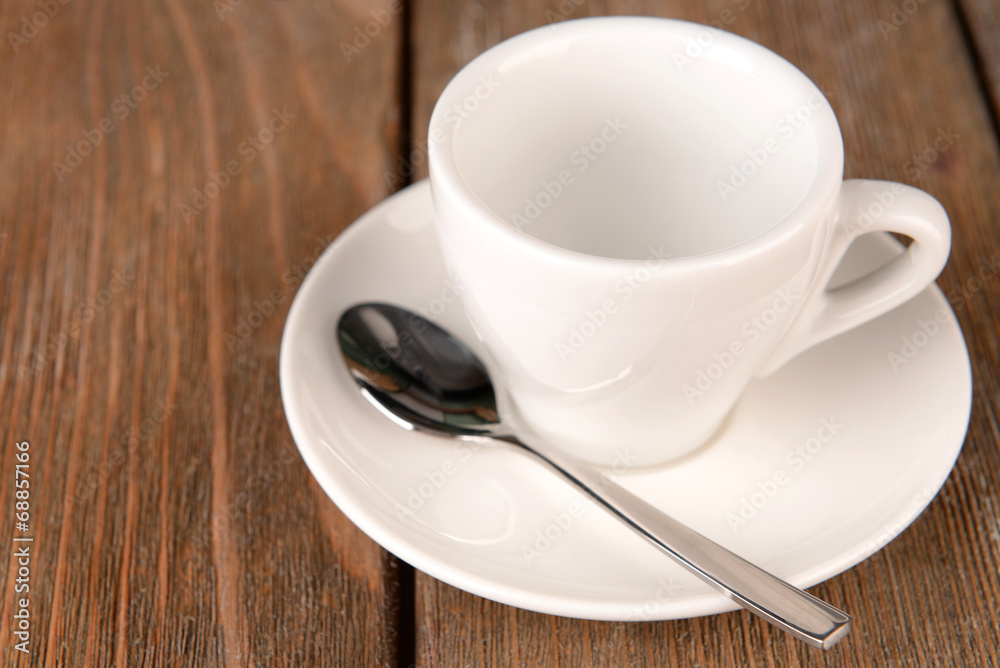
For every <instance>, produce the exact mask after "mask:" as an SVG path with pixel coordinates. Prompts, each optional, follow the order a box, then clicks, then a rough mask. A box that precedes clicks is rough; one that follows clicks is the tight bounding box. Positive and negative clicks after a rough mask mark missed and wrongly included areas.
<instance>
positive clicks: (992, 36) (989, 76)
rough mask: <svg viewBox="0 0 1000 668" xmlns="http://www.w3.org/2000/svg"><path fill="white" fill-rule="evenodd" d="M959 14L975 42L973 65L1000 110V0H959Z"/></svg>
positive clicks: (957, 1)
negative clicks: (999, 0) (998, 0)
mask: <svg viewBox="0 0 1000 668" xmlns="http://www.w3.org/2000/svg"><path fill="white" fill-rule="evenodd" d="M955 4H956V6H957V8H958V12H959V17H960V19H962V22H963V25H964V27H965V30H966V32H967V38H968V39H969V40H970V41H971V43H972V47H973V48H972V52H973V55H974V58H973V60H974V65H975V67H976V70H977V71H978V73H979V78H980V81H981V82H982V84H983V85H984V86H985V87H986V89H987V94H988V95H989V98H990V102H991V103H992V106H993V110H994V112H993V115H994V124H996V116H997V110H998V109H1000V2H997V0H956V3H955Z"/></svg>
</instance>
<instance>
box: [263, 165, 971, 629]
mask: <svg viewBox="0 0 1000 668" xmlns="http://www.w3.org/2000/svg"><path fill="white" fill-rule="evenodd" d="M432 215H433V212H432V206H431V198H430V188H429V186H428V184H427V182H426V181H423V182H420V183H417V184H415V185H413V186H411V187H409V188H407V189H406V190H404V191H402V192H400V193H399V194H397V195H394V196H393V197H391V198H389V199H388V200H386V201H385V202H383V203H382V204H380V205H379V206H377V207H375V208H374V209H373V210H371V211H370V212H368V213H367V214H365V215H364V216H363V217H362V218H361V219H360V220H358V221H357V222H356V223H355V224H354V225H353V226H351V227H350V228H349V229H348V230H347V231H346V232H344V233H343V234H342V235H341V236H340V237H339V238H338V239H337V240H336V241H335V242H334V244H333V245H332V246H331V247H330V248H328V249H327V251H326V252H325V253H324V254H323V256H322V257H321V258H320V259H319V261H318V262H317V263H316V265H315V267H313V269H312V271H311V272H310V274H309V276H308V277H307V278H306V280H305V282H304V283H303V284H302V287H301V288H300V290H299V292H298V294H297V295H296V297H295V301H294V303H293V305H292V308H291V312H290V313H289V316H288V321H287V324H286V327H285V333H284V338H283V340H282V344H281V394H282V398H283V401H284V405H285V412H286V414H287V416H288V422H289V425H290V426H291V430H292V435H293V436H294V438H295V441H296V443H297V444H298V447H299V450H300V451H301V452H302V456H303V458H304V459H305V461H306V463H307V464H308V466H309V468H310V469H311V470H312V472H313V474H314V475H315V476H316V479H317V480H318V481H319V483H320V484H321V485H322V487H323V489H324V490H326V493H327V494H329V496H330V498H332V499H333V501H334V502H335V503H336V504H337V505H338V506H339V507H340V509H341V510H342V511H343V512H344V513H345V514H346V515H347V516H348V517H349V518H350V519H351V520H352V521H353V522H354V523H355V524H357V525H358V526H359V527H360V528H361V529H362V530H363V531H365V532H366V533H367V534H368V535H370V536H371V537H372V538H374V539H375V540H376V541H378V542H379V543H380V544H381V545H382V546H383V547H385V548H386V549H387V550H389V551H391V552H393V553H394V554H396V555H397V556H398V557H400V558H401V559H403V560H405V561H407V562H409V563H410V564H412V565H413V566H415V567H416V568H419V569H420V570H422V571H424V572H426V573H429V574H430V575H432V576H434V577H436V578H439V579H441V580H443V581H445V582H447V583H449V584H452V585H454V586H456V587H459V588H461V589H464V590H466V591H469V592H472V593H474V594H478V595H480V596H484V597H486V598H490V599H493V600H496V601H500V602H502V603H507V604H510V605H514V606H518V607H521V608H527V609H530V610H537V611H539V612H546V613H552V614H557V615H564V616H568V617H581V618H587V619H605V620H632V619H649V620H651V619H676V618H682V617H693V616H698V615H705V614H710V613H717V612H723V611H727V610H733V609H736V606H735V605H734V604H733V603H731V602H730V601H729V600H727V599H725V598H723V597H722V596H721V595H719V594H717V593H716V592H715V591H714V590H712V589H710V588H709V587H708V586H707V585H704V584H703V583H701V582H700V581H699V580H697V579H695V578H694V576H691V575H688V573H687V572H686V571H685V570H683V569H682V568H681V567H680V566H678V565H676V564H675V563H674V562H672V561H671V560H670V559H669V558H668V557H666V556H665V555H663V554H662V553H660V552H658V551H657V550H656V549H655V548H653V547H651V546H650V545H649V544H647V543H646V542H645V541H644V540H642V539H641V538H639V537H637V536H636V535H634V534H633V533H632V532H631V531H629V530H628V529H627V528H625V527H624V526H622V525H620V524H619V523H618V522H617V521H615V520H613V519H611V518H610V517H609V516H608V515H606V514H605V513H604V512H602V511H601V510H600V509H599V508H598V507H597V506H595V505H593V504H592V503H591V502H590V501H588V500H587V499H586V498H585V497H584V496H583V495H581V494H580V493H579V492H577V491H576V490H575V489H573V488H571V487H570V486H569V485H567V484H566V483H564V482H563V481H562V480H561V479H560V478H558V477H557V476H556V475H554V474H552V473H550V472H549V471H548V470H546V469H545V468H543V467H542V466H540V465H539V464H537V463H536V462H535V461H533V460H531V459H529V458H528V457H526V456H524V455H521V454H520V453H518V452H516V451H513V450H507V449H502V448H499V449H493V448H481V449H478V450H475V451H474V450H472V449H470V447H469V446H467V445H464V444H459V443H455V442H450V441H447V440H444V439H441V438H437V437H434V436H429V435H426V434H420V433H413V432H408V431H405V430H404V429H403V428H401V427H400V426H398V425H396V424H394V423H393V422H391V421H390V420H388V419H387V418H386V417H385V416H383V415H381V414H380V413H379V412H378V411H377V410H376V409H375V408H374V407H372V406H371V405H370V404H368V402H367V401H365V399H364V398H362V396H361V395H360V394H359V393H358V391H357V389H356V388H355V385H354V381H353V380H351V378H350V377H349V376H348V374H347V372H346V370H345V366H344V364H343V362H342V361H341V357H340V353H339V347H338V345H337V342H336V339H335V335H334V333H335V330H336V325H337V321H338V319H339V317H340V314H341V313H342V312H343V311H344V310H345V309H346V308H347V307H349V306H351V305H353V304H355V303H358V302H363V301H385V302H391V303H395V304H398V305H401V306H404V307H408V308H410V309H412V310H414V311H421V310H422V311H424V312H427V313H429V314H430V315H433V316H435V318H434V319H435V320H436V321H437V322H438V323H439V324H441V325H443V326H444V327H446V328H447V329H450V330H451V331H453V332H454V333H456V334H457V335H458V336H459V337H461V338H463V339H464V340H465V341H466V342H468V343H469V344H470V345H472V347H474V348H477V349H478V343H477V341H476V340H475V338H474V336H473V334H472V331H471V329H470V327H469V325H468V324H467V323H466V321H465V318H464V316H463V314H462V310H461V306H460V305H459V303H458V302H457V301H456V300H455V299H454V292H453V290H452V288H451V286H450V284H449V283H448V282H447V279H446V276H445V273H444V269H443V267H442V263H441V258H440V255H439V252H438V249H437V245H436V239H435V238H434V230H433V227H432V222H431V221H432ZM896 252H899V251H898V244H897V243H896V242H895V241H893V240H892V239H890V238H888V237H883V236H876V235H868V236H866V237H863V238H862V239H860V240H859V241H858V242H857V243H856V244H855V246H854V248H852V250H851V252H850V253H849V255H848V258H847V259H846V260H845V266H844V267H842V269H843V272H842V275H841V276H839V278H840V279H842V280H843V279H846V278H849V277H850V276H851V275H857V274H859V273H863V271H862V270H863V269H865V268H867V267H871V266H873V265H874V264H877V263H880V262H882V261H883V260H884V259H885V258H887V257H889V256H891V255H892V254H893V253H896ZM935 314H938V316H939V317H940V318H941V319H942V320H944V324H940V323H936V324H937V329H936V330H935V328H934V326H933V325H932V324H928V323H931V322H936V321H935ZM921 321H923V325H924V328H925V329H924V330H922V329H921ZM925 330H926V331H925ZM927 332H932V333H933V335H930V334H928V333H927ZM906 341H909V342H910V343H909V345H912V346H913V347H912V349H911V348H910V347H909V346H908V345H907V343H906ZM921 344H922V345H921ZM893 354H895V355H897V356H898V357H893ZM900 360H903V362H900ZM893 365H895V366H896V368H895V369H893ZM495 380H496V381H497V383H498V385H499V384H500V383H501V381H502V379H495ZM971 393H972V380H971V373H970V368H969V357H968V353H967V351H966V347H965V341H964V339H963V337H962V333H961V331H960V330H959V328H958V326H957V324H956V322H955V319H954V314H953V313H952V311H951V310H950V308H949V307H948V303H947V301H946V300H945V298H944V296H943V295H942V294H941V291H940V290H938V288H937V287H936V286H935V287H932V288H930V289H928V290H927V291H925V292H924V293H923V294H922V295H920V296H919V297H917V298H916V299H914V300H912V301H911V302H909V303H908V304H906V305H904V306H902V307H900V308H898V309H896V310H895V311H893V312H892V313H889V314H887V315H885V316H883V317H881V318H879V319H877V320H875V321H873V322H871V323H869V324H867V325H865V326H863V327H861V328H859V329H856V330H854V331H852V332H850V333H848V334H846V335H843V336H840V337H838V338H836V339H834V340H831V341H829V342H827V343H825V344H823V345H821V346H818V347H816V348H814V349H812V350H811V351H809V352H807V353H805V354H803V355H801V356H800V357H798V358H796V359H795V360H793V361H792V362H791V363H789V364H788V365H787V366H785V367H784V368H783V369H782V370H780V371H779V372H778V373H776V374H775V375H773V376H771V377H770V378H768V379H766V380H763V381H757V382H755V383H754V384H753V385H751V387H750V388H749V390H748V391H747V393H746V395H745V396H744V397H743V398H742V399H741V401H740V403H739V404H738V406H737V407H736V409H735V410H734V412H733V414H732V416H731V418H730V420H729V423H728V424H727V426H726V427H725V428H724V429H723V431H722V433H721V434H720V435H719V436H718V437H717V438H716V439H715V440H714V441H713V442H712V443H710V444H708V445H706V446H705V447H703V448H701V449H700V450H699V451H697V452H695V453H694V454H692V455H690V456H688V457H687V458H685V459H684V460H682V461H679V462H676V463H674V464H672V465H669V466H666V467H663V468H660V469H657V470H646V471H642V472H638V473H627V474H625V475H623V476H621V477H620V478H618V480H619V481H620V482H621V483H622V484H623V485H624V486H626V487H628V488H629V489H631V490H632V491H633V492H635V493H637V494H639V495H640V496H642V497H644V498H646V499H647V500H649V501H651V502H652V503H654V504H655V505H657V506H659V507H661V508H663V509H664V510H666V511H668V512H669V513H670V514H672V515H674V516H675V517H677V518H678V519H680V520H681V521H683V522H686V523H687V524H688V525H690V526H691V527H694V528H695V529H697V530H698V531H700V532H702V533H704V534H705V535H707V536H709V537H710V538H712V539H714V540H716V541H717V542H719V543H721V544H722V545H724V546H726V547H728V548H729V549H731V550H733V551H735V552H736V553H738V554H740V555H742V556H743V557H745V558H747V559H749V560H751V561H753V562H755V563H756V564H758V565H759V566H761V567H763V568H765V569H767V570H769V571H771V572H773V573H774V574H776V575H778V576H780V577H782V578H785V579H786V580H788V581H790V582H792V583H794V584H795V585H798V586H800V587H808V586H811V585H814V584H816V583H818V582H821V581H823V580H825V579H827V578H830V577H832V576H834V575H836V574H838V573H840V572H842V571H844V570H846V569H847V568H850V567H851V566H853V565H855V564H857V563H858V562H859V561H861V560H862V559H865V558H866V557H868V556H869V555H871V554H872V553H873V552H875V551H877V550H878V549H880V548H881V547H882V546H884V545H885V544H886V543H888V542H889V541H890V540H892V539H893V538H894V537H895V536H896V535H898V534H899V533H900V532H901V531H902V530H903V529H904V528H906V526H908V525H909V524H910V523H911V522H912V521H913V520H914V519H915V518H916V517H917V515H919V514H920V512H921V511H922V510H923V508H924V507H925V506H926V505H927V504H928V503H929V502H930V500H931V499H932V498H933V497H934V495H935V494H936V493H937V491H938V489H939V488H940V487H941V485H942V484H943V483H944V481H945V479H946V478H947V476H948V473H949V471H951V468H952V466H953V465H954V462H955V459H956V457H957V456H958V453H959V450H960V449H961V446H962V442H963V440H964V438H965V432H966V428H967V426H968V420H969V410H970V406H971V398H972V395H971ZM824 421H825V422H824ZM833 431H835V432H836V433H833V434H831V432H833ZM828 437H829V438H828ZM810 439H812V440H810ZM823 439H825V440H826V442H822V441H823ZM797 449H798V450H802V451H804V453H805V454H796V450H797ZM810 450H811V451H812V452H810ZM807 457H808V459H807ZM425 497H426V498H425ZM741 522H743V523H741Z"/></svg>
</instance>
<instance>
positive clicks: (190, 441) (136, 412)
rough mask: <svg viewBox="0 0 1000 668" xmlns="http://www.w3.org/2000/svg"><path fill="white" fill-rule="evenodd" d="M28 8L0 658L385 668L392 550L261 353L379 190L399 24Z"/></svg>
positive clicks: (299, 10) (284, 11)
mask: <svg viewBox="0 0 1000 668" xmlns="http://www.w3.org/2000/svg"><path fill="white" fill-rule="evenodd" d="M48 4H51V5H53V6H54V7H55V9H54V10H53V11H54V14H52V15H51V16H49V17H48V18H45V17H44V16H43V17H42V19H37V21H38V23H41V24H42V25H41V27H37V28H36V30H34V31H31V30H28V31H27V33H26V34H28V37H26V38H25V39H24V42H23V43H22V42H20V41H18V40H14V41H11V40H10V39H9V38H7V37H5V40H4V43H3V44H2V45H0V48H2V49H3V55H2V56H0V90H3V91H5V103H4V105H3V109H2V110H0V133H2V136H0V146H2V148H0V176H2V178H0V181H2V183H0V275H2V276H3V288H2V290H0V298H2V301H3V308H2V309H0V333H2V334H0V337H2V338H0V415H2V416H3V420H2V421H0V436H2V443H0V462H2V463H0V471H2V472H3V476H2V479H0V517H3V518H4V522H2V523H0V542H2V543H3V544H4V545H12V542H11V539H12V532H13V531H14V530H13V528H12V522H11V521H8V519H9V518H12V517H13V512H14V507H13V503H14V490H13V483H14V480H13V478H14V473H13V471H14V469H13V464H14V454H15V447H14V444H15V442H20V441H28V442H30V444H31V445H30V453H31V460H30V461H31V469H30V470H31V476H32V478H31V483H32V487H31V514H32V521H31V524H30V527H31V529H30V533H31V535H32V536H33V537H34V542H33V543H32V544H31V545H32V546H31V550H32V562H31V591H30V610H31V615H32V617H31V639H30V642H29V644H28V653H27V654H23V653H21V652H19V651H16V650H14V649H13V646H14V643H15V639H14V638H12V636H11V630H12V626H13V617H12V615H13V612H14V610H15V608H14V598H15V597H14V595H13V594H14V591H13V578H14V577H15V575H16V573H17V568H16V564H15V562H14V560H13V557H11V554H12V552H11V553H8V552H7V551H5V552H4V553H3V554H2V555H0V560H2V561H0V563H2V564H3V566H2V568H0V573H2V577H0V586H2V595H0V620H2V628H0V647H2V653H3V663H4V665H12V666H28V665H53V666H54V665H119V666H125V665H143V666H147V665H149V666H177V665H190V666H216V665H225V666H251V665H266V666H301V665H390V664H394V663H395V661H396V657H397V655H398V653H399V648H398V642H397V634H398V628H397V626H398V622H397V619H398V617H399V614H400V610H399V596H398V593H397V592H398V586H399V581H398V576H397V571H398V568H397V564H396V562H395V560H394V559H393V558H391V557H390V556H389V555H387V554H386V553H385V552H384V551H383V550H381V549H380V548H379V547H378V546H376V545H375V544H374V543H373V542H372V541H371V540H369V539H368V538H367V537H366V536H364V535H363V534H362V533H361V532H360V531H359V530H358V529H357V528H355V527H354V526H353V525H352V524H351V523H350V522H349V521H348V520H347V519H346V518H345V517H344V516H343V515H342V514H341V513H340V512H339V511H338V510H337V509H336V508H335V507H334V506H333V504H332V503H331V502H330V501H329V500H328V499H327V498H326V496H325V495H324V494H323V493H322V492H321V491H320V490H319V488H318V487H317V485H316V484H315V482H314V481H313V480H312V477H311V475H310V474H309V472H308V471H307V469H306V468H305V465H304V464H303V462H302V460H301V459H300V458H299V456H298V454H297V452H296V450H295V448H294V445H293V443H292V441H291V436H290V434H289V432H288V428H287V426H286V422H285V418H284V413H283V411H282V405H281V399H280V396H279V388H278V347H279V342H280V337H281V333H282V329H283V325H284V320H285V316H286V314H287V310H288V307H289V305H290V302H291V299H292V297H293V295H294V293H295V291H296V289H297V287H298V285H299V283H300V282H301V278H300V276H301V275H303V273H304V271H306V270H308V268H309V266H311V264H312V262H313V261H314V260H315V258H316V256H317V255H318V253H319V252H320V251H321V250H322V249H323V248H324V247H325V246H326V245H327V244H328V243H329V242H330V241H331V240H332V239H333V238H334V237H335V236H336V235H337V234H338V233H339V232H340V230H342V229H343V228H344V227H345V226H346V225H347V224H349V223H350V222H351V221H352V220H353V219H354V218H355V217H356V216H357V215H359V214H360V213H362V212H363V211H365V210H366V209H368V208H369V207H370V206H371V205H372V204H374V203H375V202H377V201H379V200H381V199H382V198H384V197H385V196H386V195H387V194H388V192H389V191H388V189H387V186H386V184H385V180H384V179H383V171H384V167H385V165H386V164H388V163H389V161H390V160H391V159H392V157H393V156H394V155H395V153H396V142H397V141H398V132H399V109H398V96H397V90H398V80H399V75H400V72H399V47H400V34H401V29H402V27H403V24H402V22H400V21H393V22H391V23H390V24H388V25H386V26H385V27H383V28H381V29H380V32H379V34H378V35H377V37H376V38H372V39H371V40H370V43H369V44H367V45H366V46H365V47H364V49H363V50H361V51H360V53H359V54H357V56H356V57H354V58H351V59H350V61H348V58H347V56H346V55H345V53H344V52H343V51H342V49H341V43H342V42H344V43H346V44H350V43H351V42H352V40H353V39H354V29H355V27H359V26H360V27H363V26H364V24H365V23H366V22H367V21H369V20H371V15H370V11H371V10H372V9H377V6H376V5H377V3H373V2H361V1H358V2H351V1H347V0H340V1H338V2H334V3H272V2H268V1H266V0H220V1H219V2H215V3H211V2H203V3H187V2H182V1H181V0H164V1H163V2H147V3H112V2H106V0H92V1H87V0H75V1H74V2H72V3H65V4H64V3H48ZM39 11H40V10H39V5H38V4H37V3H35V2H33V1H29V0H23V1H20V0H19V1H16V2H9V3H4V6H3V9H2V10H0V28H2V31H0V32H2V34H3V35H5V36H8V34H9V33H13V34H15V35H20V34H21V31H22V30H25V28H24V25H25V23H24V22H23V21H22V18H24V19H25V21H28V22H29V23H30V21H32V20H35V18H33V17H34V16H36V13H37V12H39ZM43 19H44V21H43ZM15 42H16V46H17V47H18V48H17V50H16V51H15V49H14V46H15ZM151 73H156V74H155V76H154V74H151ZM144 86H145V87H144ZM123 95H124V96H126V97H125V99H124V100H122V99H121V98H122V96H123ZM104 119H109V120H108V121H107V123H106V124H105V129H103V130H102V129H101V123H102V121H103V120H104ZM67 145H70V146H73V147H77V146H78V147H79V148H78V149H76V150H78V151H79V153H80V154H81V155H79V156H78V157H74V156H69V157H67V148H66V147H67ZM55 161H58V162H60V163H64V164H66V165H67V169H66V170H62V169H57V170H54V169H53V163H54V162H55ZM227 165H235V167H236V168H238V173H236V169H235V168H232V169H230V173H228V174H227V173H226V170H227ZM116 272H117V273H116ZM19 369H20V370H21V372H20V373H19Z"/></svg>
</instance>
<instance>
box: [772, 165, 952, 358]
mask: <svg viewBox="0 0 1000 668" xmlns="http://www.w3.org/2000/svg"><path fill="white" fill-rule="evenodd" d="M838 208H839V212H838V213H837V220H836V222H835V226H834V230H833V239H832V240H831V243H830V248H829V251H828V253H827V256H826V257H825V258H824V259H823V260H822V261H821V263H820V266H819V269H818V270H817V275H816V281H815V283H814V285H815V286H816V287H815V288H813V290H812V293H811V294H809V295H808V296H807V297H806V300H805V305H804V306H803V307H802V310H801V311H800V312H799V314H798V316H797V317H796V319H795V321H794V322H793V323H792V325H791V327H789V329H788V331H787V332H786V333H785V335H784V337H783V338H782V339H781V341H780V342H779V343H778V345H777V347H776V348H775V350H774V351H773V352H772V353H771V356H770V357H769V358H768V360H767V362H766V363H765V364H764V365H763V367H762V368H761V370H760V371H759V372H758V375H759V376H766V375H768V374H771V373H773V372H774V371H777V370H778V369H779V368H780V367H781V366H782V365H784V364H785V363H786V362H787V361H789V360H790V359H792V358H793V357H795V356H796V355H798V354H799V353H801V352H802V351H804V350H806V349H807V348H810V347H812V346H814V345H816V344H817V343H821V342H823V341H825V340H827V339H829V338H831V337H833V336H836V335H837V334H841V333H843V332H846V331H847V330H849V329H852V328H854V327H857V326H858V325H861V324H862V323H865V322H867V321H869V320H871V319H873V318H875V317H877V316H880V315H882V314H883V313H885V312H887V311H890V310H892V309H894V308H896V307H897V306H899V305H900V304H902V303H903V302H905V301H907V300H909V299H912V298H913V297H915V296H917V295H918V294H920V293H921V292H922V291H923V290H924V288H926V287H927V286H928V285H930V284H931V283H932V282H933V281H934V279H935V278H937V276H938V274H940V273H941V270H942V269H943V268H944V265H945V262H947V260H948V253H949V252H950V250H951V226H950V225H949V224H948V214H946V213H945V210H944V208H943V207H942V206H941V204H940V203H939V202H938V201H937V200H936V199H934V198H933V197H932V196H930V195H928V194H927V193H925V192H924V191H923V190H919V189H917V188H913V187H911V186H907V185H903V184H901V183H892V182H890V181H871V180H867V179H851V180H848V181H844V183H843V186H842V187H841V191H840V202H839V207H838ZM867 232H897V233H899V234H903V235H906V236H908V237H910V238H912V239H913V243H911V244H910V245H909V247H908V248H907V249H906V250H905V251H904V252H903V253H902V254H901V255H899V256H898V257H896V258H894V259H893V260H891V261H890V262H889V263H887V264H886V265H885V266H883V267H881V268H879V269H876V270H875V271H873V272H872V273H870V274H868V275H867V276H863V277H862V278H859V279H857V280H856V281H853V282H851V283H848V284H847V285H844V286H841V287H838V288H836V289H833V290H830V289H828V288H827V284H828V282H829V280H830V277H831V276H832V275H833V272H834V270H835V269H836V268H837V266H838V265H839V264H840V261H841V260H842V259H843V257H844V254H845V253H846V252H847V249H848V247H849V246H850V245H851V242H852V241H854V240H855V239H856V238H858V237H859V236H860V235H862V234H865V233H867Z"/></svg>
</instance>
